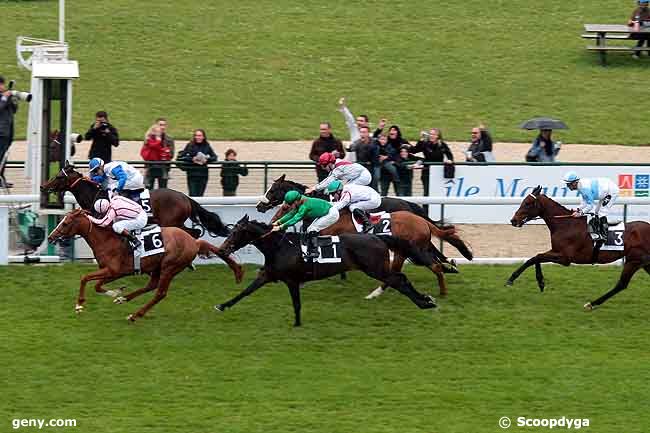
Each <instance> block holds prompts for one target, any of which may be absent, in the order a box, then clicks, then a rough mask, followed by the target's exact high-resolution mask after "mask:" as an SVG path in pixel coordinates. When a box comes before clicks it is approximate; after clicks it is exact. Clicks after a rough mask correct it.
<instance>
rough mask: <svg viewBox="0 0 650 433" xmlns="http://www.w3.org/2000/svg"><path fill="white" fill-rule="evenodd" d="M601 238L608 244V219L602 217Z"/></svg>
mask: <svg viewBox="0 0 650 433" xmlns="http://www.w3.org/2000/svg"><path fill="white" fill-rule="evenodd" d="M600 236H601V238H602V240H603V242H604V243H607V237H608V236H609V222H607V217H606V216H603V217H600Z"/></svg>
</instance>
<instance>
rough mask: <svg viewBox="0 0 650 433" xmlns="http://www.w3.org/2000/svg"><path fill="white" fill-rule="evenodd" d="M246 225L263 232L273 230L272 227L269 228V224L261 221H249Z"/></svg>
mask: <svg viewBox="0 0 650 433" xmlns="http://www.w3.org/2000/svg"><path fill="white" fill-rule="evenodd" d="M248 223H249V224H251V225H252V226H254V227H255V228H258V229H261V230H263V231H269V230H271V229H272V228H273V226H271V225H270V224H267V223H265V222H262V221H257V220H250V221H248Z"/></svg>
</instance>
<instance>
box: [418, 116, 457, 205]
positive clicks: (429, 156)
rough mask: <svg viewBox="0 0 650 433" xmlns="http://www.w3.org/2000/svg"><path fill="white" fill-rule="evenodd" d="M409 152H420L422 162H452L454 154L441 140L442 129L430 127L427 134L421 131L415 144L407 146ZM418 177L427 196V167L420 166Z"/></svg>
mask: <svg viewBox="0 0 650 433" xmlns="http://www.w3.org/2000/svg"><path fill="white" fill-rule="evenodd" d="M409 152H410V153H419V152H422V155H423V156H424V162H445V163H447V164H452V163H453V162H454V155H453V154H452V153H451V149H449V146H448V145H447V143H445V142H444V141H443V139H442V131H440V130H439V129H438V128H431V129H430V130H429V133H428V134H426V133H423V134H422V138H421V139H420V141H418V142H417V143H416V144H415V146H412V147H411V148H409ZM420 179H421V180H422V189H423V190H424V195H425V196H428V195H429V167H422V174H421V176H420Z"/></svg>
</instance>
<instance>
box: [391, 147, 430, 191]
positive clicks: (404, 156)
mask: <svg viewBox="0 0 650 433" xmlns="http://www.w3.org/2000/svg"><path fill="white" fill-rule="evenodd" d="M395 166H396V167H397V173H398V175H399V189H398V190H397V191H396V192H397V195H398V196H411V195H413V171H414V170H422V167H423V165H422V161H421V160H420V159H418V158H416V157H414V156H413V155H410V154H409V147H408V146H402V148H401V149H400V150H399V156H398V157H397V160H396V161H395Z"/></svg>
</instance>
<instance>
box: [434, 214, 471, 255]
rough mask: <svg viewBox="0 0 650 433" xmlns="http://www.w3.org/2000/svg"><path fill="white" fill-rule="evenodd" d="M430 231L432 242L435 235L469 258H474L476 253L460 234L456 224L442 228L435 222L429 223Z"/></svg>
mask: <svg viewBox="0 0 650 433" xmlns="http://www.w3.org/2000/svg"><path fill="white" fill-rule="evenodd" d="M429 231H430V232H431V237H432V239H431V242H433V237H434V236H435V237H437V238H438V239H442V240H443V241H445V242H447V243H448V244H449V245H451V246H452V247H454V248H456V249H457V250H458V252H459V253H461V254H462V256H463V257H465V258H466V259H467V260H472V259H474V253H472V250H471V249H470V248H469V247H468V246H467V245H466V244H465V242H464V241H463V240H462V239H461V238H460V237H459V236H458V231H457V230H456V228H455V227H454V226H451V227H447V228H443V229H441V228H439V227H437V226H436V225H435V224H433V223H429Z"/></svg>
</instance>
